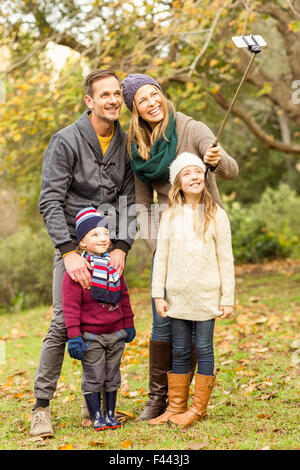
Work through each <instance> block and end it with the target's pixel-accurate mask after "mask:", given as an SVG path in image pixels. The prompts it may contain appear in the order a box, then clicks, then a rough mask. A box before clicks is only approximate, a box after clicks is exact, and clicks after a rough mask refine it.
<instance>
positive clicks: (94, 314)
mask: <svg viewBox="0 0 300 470" xmlns="http://www.w3.org/2000/svg"><path fill="white" fill-rule="evenodd" d="M120 281H121V288H122V298H121V300H120V302H119V303H118V304H116V305H111V304H100V303H99V302H98V301H97V300H95V299H94V298H93V297H92V296H91V291H90V290H87V289H83V288H82V287H81V285H80V284H79V283H77V282H74V281H72V279H71V277H70V276H69V274H68V273H65V276H64V279H63V285H62V296H63V311H64V315H65V323H66V328H67V331H68V337H69V338H74V337H75V336H81V332H82V331H88V332H89V333H95V334H102V333H114V332H115V331H118V330H121V329H123V328H133V327H134V323H133V312H132V309H131V305H130V298H129V293H128V290H127V286H126V283H125V279H124V277H123V276H121V278H120Z"/></svg>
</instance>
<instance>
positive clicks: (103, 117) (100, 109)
mask: <svg viewBox="0 0 300 470" xmlns="http://www.w3.org/2000/svg"><path fill="white" fill-rule="evenodd" d="M92 89H93V93H92V96H90V95H85V97H84V99H85V102H86V105H87V107H88V108H89V109H90V110H91V111H92V113H93V114H94V115H95V117H96V118H97V119H98V120H100V121H105V122H107V123H111V122H114V121H116V120H117V119H118V118H119V114H120V111H121V106H122V93H121V88H120V84H119V82H118V80H117V79H116V78H115V77H113V76H108V77H105V78H101V79H99V80H96V81H95V82H94V83H93V87H92Z"/></svg>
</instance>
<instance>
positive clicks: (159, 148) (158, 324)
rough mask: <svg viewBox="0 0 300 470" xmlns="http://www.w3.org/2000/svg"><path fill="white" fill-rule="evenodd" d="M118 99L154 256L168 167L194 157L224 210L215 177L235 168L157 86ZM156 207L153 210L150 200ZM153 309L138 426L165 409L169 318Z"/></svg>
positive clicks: (141, 79) (143, 80)
mask: <svg viewBox="0 0 300 470" xmlns="http://www.w3.org/2000/svg"><path fill="white" fill-rule="evenodd" d="M122 87H123V98H124V101H125V104H126V106H127V107H128V109H129V110H130V111H131V113H132V117H131V121H130V125H129V130H128V142H127V148H128V152H129V155H130V157H131V167H132V169H133V171H134V174H135V191H136V204H137V217H138V223H139V228H140V232H141V236H142V238H143V239H144V240H145V243H146V245H147V246H148V248H149V249H150V250H151V252H152V254H154V252H155V249H156V241H157V234H158V226H159V212H162V211H163V210H164V209H165V208H167V207H168V193H169V190H170V188H171V185H170V183H169V167H170V165H171V163H172V162H173V160H174V159H175V158H176V157H177V156H178V155H179V154H180V153H183V152H190V153H194V154H196V155H198V156H199V157H200V158H201V159H202V160H203V161H204V162H205V163H206V164H207V168H208V171H207V172H206V184H207V186H208V190H209V192H210V194H211V196H212V198H213V200H214V202H215V203H217V204H218V205H219V206H221V207H223V205H222V201H221V198H220V195H219V191H218V188H217V185H216V180H215V175H217V176H218V177H219V178H221V179H223V180H225V179H232V178H235V177H236V176H237V175H238V165H237V163H236V161H235V160H234V159H233V158H232V157H230V156H229V155H228V154H227V153H226V152H225V150H224V149H222V147H220V146H217V147H213V146H212V144H213V143H214V140H215V136H214V134H213V133H212V132H211V130H210V129H209V128H208V127H207V126H206V125H205V124H204V123H202V122H200V121H195V120H194V119H193V118H191V117H189V116H186V115H184V114H183V113H180V112H176V111H175V109H174V106H173V105H172V103H170V102H169V101H168V100H167V98H166V97H165V96H164V94H163V92H162V90H161V87H160V86H159V84H158V83H157V82H156V81H155V80H154V79H153V78H152V77H149V76H148V75H143V74H130V75H129V76H128V77H127V78H125V79H124V80H123V82H122ZM155 199H156V201H157V202H158V204H155V206H154V200H155ZM152 309H153V328H152V334H151V338H150V343H149V401H148V402H147V404H146V408H145V410H144V411H143V413H142V414H141V415H140V417H139V418H138V420H145V419H147V420H149V419H152V418H155V417H157V416H159V415H161V414H162V413H163V412H164V410H165V408H166V400H167V388H168V385H167V372H168V371H169V370H170V369H171V364H172V336H171V329H170V321H169V318H168V317H166V318H162V317H160V316H159V315H158V314H157V312H156V309H155V304H154V301H153V300H152Z"/></svg>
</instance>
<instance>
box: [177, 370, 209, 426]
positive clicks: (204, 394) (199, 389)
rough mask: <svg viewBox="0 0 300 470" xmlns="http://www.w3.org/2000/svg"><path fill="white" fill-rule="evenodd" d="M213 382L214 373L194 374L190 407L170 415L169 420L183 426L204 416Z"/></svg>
mask: <svg viewBox="0 0 300 470" xmlns="http://www.w3.org/2000/svg"><path fill="white" fill-rule="evenodd" d="M215 382H216V376H215V375H201V374H196V380H195V391H194V398H193V402H192V404H191V407H190V408H189V409H188V410H187V411H186V412H185V413H180V414H177V415H174V414H173V415H172V416H170V418H169V421H170V422H171V423H173V424H178V425H179V426H184V427H185V426H189V425H190V424H192V423H193V422H194V421H200V419H201V418H204V417H205V416H206V409H207V405H208V402H209V398H210V394H211V392H212V389H213V387H214V385H215Z"/></svg>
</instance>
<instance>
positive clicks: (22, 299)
mask: <svg viewBox="0 0 300 470" xmlns="http://www.w3.org/2000/svg"><path fill="white" fill-rule="evenodd" d="M53 253H54V248H53V245H52V243H51V241H50V239H49V236H48V233H47V231H46V230H45V228H41V229H40V230H38V231H32V230H31V229H29V228H28V227H23V228H21V229H20V230H19V232H18V233H16V234H14V235H11V236H9V237H7V238H4V239H0V265H1V272H0V306H1V307H7V306H8V307H9V308H10V309H11V310H23V309H26V308H29V307H32V306H34V305H39V304H45V303H51V297H52V294H51V291H52V267H53Z"/></svg>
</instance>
